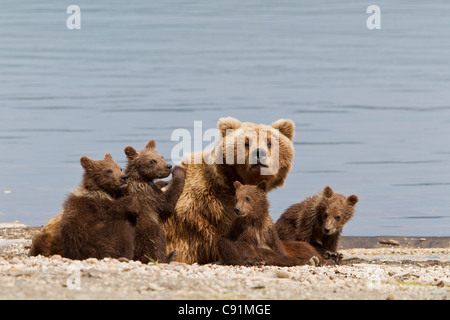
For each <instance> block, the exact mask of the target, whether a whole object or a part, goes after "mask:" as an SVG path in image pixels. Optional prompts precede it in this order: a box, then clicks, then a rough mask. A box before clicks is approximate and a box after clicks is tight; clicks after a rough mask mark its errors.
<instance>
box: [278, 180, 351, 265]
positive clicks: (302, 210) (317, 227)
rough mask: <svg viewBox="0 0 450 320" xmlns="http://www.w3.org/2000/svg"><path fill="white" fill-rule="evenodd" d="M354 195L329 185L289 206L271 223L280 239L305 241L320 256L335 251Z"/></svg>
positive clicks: (348, 215)
mask: <svg viewBox="0 0 450 320" xmlns="http://www.w3.org/2000/svg"><path fill="white" fill-rule="evenodd" d="M357 202H358V197H357V196H356V195H351V196H349V197H348V198H347V197H345V196H344V195H342V194H339V193H335V192H333V190H332V189H331V188H330V187H328V186H327V187H325V189H324V190H323V191H322V192H321V193H319V194H316V195H314V196H313V197H309V198H307V199H306V200H305V201H303V202H301V203H297V204H294V205H292V206H290V207H289V208H288V209H287V210H286V211H285V212H284V213H283V214H282V215H281V217H280V218H279V219H278V221H277V222H276V223H275V227H276V229H277V232H278V236H279V237H280V239H281V240H287V241H292V240H294V241H306V242H308V243H310V244H311V245H313V246H314V247H315V248H316V249H317V250H318V251H319V252H320V253H321V254H322V255H323V256H328V255H329V253H330V252H331V253H336V252H337V249H338V244H339V238H340V235H341V232H342V229H343V227H344V225H345V224H346V223H347V221H349V220H350V218H351V217H352V216H353V213H354V207H355V204H356V203H357Z"/></svg>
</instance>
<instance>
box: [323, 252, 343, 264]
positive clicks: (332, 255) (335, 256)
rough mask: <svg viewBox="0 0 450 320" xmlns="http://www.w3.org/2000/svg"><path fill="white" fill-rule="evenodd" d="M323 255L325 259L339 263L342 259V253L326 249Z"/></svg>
mask: <svg viewBox="0 0 450 320" xmlns="http://www.w3.org/2000/svg"><path fill="white" fill-rule="evenodd" d="M323 257H324V258H325V259H329V260H332V261H333V262H334V263H336V264H341V262H342V259H343V258H344V255H343V254H342V253H340V252H331V251H327V252H325V254H324V255H323Z"/></svg>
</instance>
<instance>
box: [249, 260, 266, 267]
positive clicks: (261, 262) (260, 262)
mask: <svg viewBox="0 0 450 320" xmlns="http://www.w3.org/2000/svg"><path fill="white" fill-rule="evenodd" d="M265 264H266V262H265V261H264V260H254V261H247V263H246V264H245V265H247V266H264V265H265Z"/></svg>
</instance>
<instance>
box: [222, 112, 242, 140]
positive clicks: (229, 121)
mask: <svg viewBox="0 0 450 320" xmlns="http://www.w3.org/2000/svg"><path fill="white" fill-rule="evenodd" d="M241 125H242V123H241V122H240V121H239V120H238V119H235V118H232V117H227V118H220V119H219V122H218V123H217V129H219V131H220V134H221V135H222V137H225V135H226V134H227V130H236V129H239V128H240V127H241Z"/></svg>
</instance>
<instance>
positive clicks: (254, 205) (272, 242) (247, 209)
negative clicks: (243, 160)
mask: <svg viewBox="0 0 450 320" xmlns="http://www.w3.org/2000/svg"><path fill="white" fill-rule="evenodd" d="M234 186H235V188H236V205H235V208H234V211H235V214H236V219H235V221H234V222H233V224H232V225H231V229H230V231H229V233H228V234H227V235H226V236H224V237H221V238H220V239H219V240H218V241H217V247H218V250H219V255H220V257H221V261H222V262H223V263H225V264H231V265H260V264H265V265H277V266H294V265H301V264H305V263H313V264H314V265H315V264H317V262H318V258H317V257H320V255H319V254H318V253H317V252H316V251H315V250H314V248H312V247H311V246H310V245H309V244H307V243H304V242H298V244H299V246H298V247H297V249H298V250H297V252H296V254H300V253H302V254H304V255H303V256H302V257H299V258H297V257H298V255H297V257H289V256H288V254H287V252H286V251H285V249H284V246H283V244H282V243H281V241H280V239H279V238H278V235H277V233H276V230H275V227H274V225H273V221H272V218H271V217H270V215H269V201H268V200H267V196H266V188H267V185H266V182H264V181H263V182H261V183H259V184H258V185H257V186H252V185H242V184H241V183H240V182H239V181H236V182H235V183H234ZM314 256H316V257H315V258H314Z"/></svg>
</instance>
